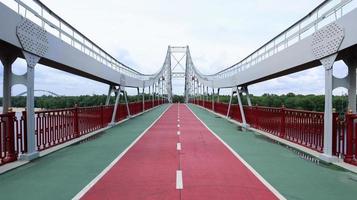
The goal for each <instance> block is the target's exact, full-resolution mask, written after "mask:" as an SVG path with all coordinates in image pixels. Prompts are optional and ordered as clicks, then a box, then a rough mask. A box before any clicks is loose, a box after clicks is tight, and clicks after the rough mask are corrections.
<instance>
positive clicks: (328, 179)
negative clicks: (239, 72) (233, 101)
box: [189, 104, 357, 200]
mask: <svg viewBox="0 0 357 200" xmlns="http://www.w3.org/2000/svg"><path fill="white" fill-rule="evenodd" d="M189 107H190V108H191V109H192V111H194V113H195V114H196V115H197V116H198V117H199V118H200V119H201V120H202V121H203V122H204V123H205V124H206V125H207V126H208V127H209V128H210V129H211V130H212V131H214V132H215V133H216V134H217V135H218V136H219V137H220V138H221V139H222V140H224V141H225V142H226V143H227V144H228V145H229V146H230V147H231V148H233V149H234V150H235V151H236V152H237V153H238V154H239V155H240V156H241V157H242V158H243V159H244V160H246V161H247V162H248V163H249V164H250V165H251V166H252V167H253V168H254V169H255V170H256V171H257V172H258V173H259V174H260V175H262V176H263V177H264V178H265V180H267V181H268V182H269V183H270V184H271V185H272V186H273V187H275V188H276V189H277V190H278V191H279V192H280V193H281V194H282V195H283V196H285V197H286V198H287V199H293V200H300V199H304V200H308V199H314V200H318V199H321V200H329V199H331V200H345V199H346V200H347V199H348V200H352V199H357V175H356V174H353V173H351V172H348V171H345V170H343V169H341V168H338V167H335V166H331V165H323V164H320V165H318V164H315V163H313V162H311V161H307V160H304V159H303V158H300V157H299V156H298V155H297V154H296V153H294V152H293V151H291V150H289V149H287V148H286V147H284V146H282V145H279V144H276V143H274V142H272V141H270V140H268V139H266V138H265V137H263V136H261V135H260V134H258V133H254V132H247V131H241V130H239V128H238V126H237V125H236V124H233V123H231V122H229V121H228V120H226V119H224V118H220V117H218V116H216V115H214V114H213V113H211V112H209V111H207V110H204V109H203V108H200V107H198V106H195V105H192V104H191V105H189Z"/></svg>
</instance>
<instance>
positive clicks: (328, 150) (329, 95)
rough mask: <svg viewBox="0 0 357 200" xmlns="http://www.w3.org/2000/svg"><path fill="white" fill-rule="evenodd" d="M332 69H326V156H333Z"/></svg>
mask: <svg viewBox="0 0 357 200" xmlns="http://www.w3.org/2000/svg"><path fill="white" fill-rule="evenodd" d="M332 79H333V76H332V68H330V69H325V114H324V121H325V123H324V132H325V135H324V150H323V151H324V155H325V157H326V158H327V159H326V160H329V159H328V158H329V157H331V156H332V87H333V85H332V84H333V83H332Z"/></svg>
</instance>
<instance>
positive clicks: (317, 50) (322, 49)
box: [312, 23, 345, 59]
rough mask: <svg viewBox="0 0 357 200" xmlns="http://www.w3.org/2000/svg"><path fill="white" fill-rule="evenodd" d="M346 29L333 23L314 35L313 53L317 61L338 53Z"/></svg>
mask: <svg viewBox="0 0 357 200" xmlns="http://www.w3.org/2000/svg"><path fill="white" fill-rule="evenodd" d="M344 36H345V33H344V29H343V27H342V26H340V25H338V24H337V23H331V24H329V25H327V26H325V27H324V28H322V29H320V30H318V31H317V32H316V33H314V34H313V39H312V53H313V54H314V56H315V58H316V59H321V58H324V57H327V56H329V55H332V54H335V53H337V52H338V50H339V48H340V46H341V43H342V41H343V38H344Z"/></svg>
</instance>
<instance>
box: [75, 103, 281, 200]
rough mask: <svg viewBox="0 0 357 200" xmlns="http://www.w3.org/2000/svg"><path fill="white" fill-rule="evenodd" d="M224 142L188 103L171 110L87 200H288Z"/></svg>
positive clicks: (105, 174) (98, 182) (89, 192)
mask: <svg viewBox="0 0 357 200" xmlns="http://www.w3.org/2000/svg"><path fill="white" fill-rule="evenodd" d="M179 108H180V109H179ZM179 110H180V112H179ZM176 112H177V113H180V115H181V116H182V118H181V120H180V126H179V127H175V126H176V125H178V124H177V122H176V120H175V118H176V117H175V116H176V115H175V114H176ZM178 117H179V114H177V118H178ZM178 129H180V130H178ZM178 132H180V133H181V134H180V135H177V134H175V133H178ZM211 133H212V134H211ZM177 140H178V141H179V143H180V144H184V148H183V149H181V150H180V151H177V144H178V141H177ZM175 144H176V148H173V147H174V146H175ZM222 144H224V143H223V141H222V140H220V139H217V137H215V134H214V133H213V132H212V131H210V130H209V129H208V128H207V127H206V126H205V125H204V124H203V123H202V122H201V121H200V120H199V119H198V118H197V117H195V115H194V114H193V112H192V111H190V110H189V108H188V107H187V106H186V105H182V104H181V105H178V106H171V107H170V108H169V110H168V111H166V112H165V114H164V115H162V116H161V117H160V118H159V119H158V120H157V121H156V122H155V123H154V124H153V125H152V126H151V128H150V129H148V130H147V131H146V132H145V133H143V135H142V136H141V138H140V139H139V140H138V141H136V143H135V144H133V145H132V146H131V148H130V149H128V151H126V153H125V154H123V155H122V156H121V159H116V160H115V161H113V163H114V164H113V165H112V166H110V167H108V169H107V170H105V172H103V173H101V174H102V175H101V176H100V177H98V178H97V179H98V180H96V181H95V182H96V184H94V185H93V186H92V187H89V188H87V189H86V190H87V193H85V194H84V191H82V193H83V196H82V199H127V200H130V199H195V200H200V199H252V200H254V199H259V200H265V199H285V198H284V197H282V196H281V195H280V194H279V193H278V192H277V191H276V190H275V189H274V188H273V187H272V186H271V185H270V184H269V183H267V182H266V181H265V180H264V179H263V178H262V177H260V176H259V174H258V173H257V172H255V171H254V169H252V168H251V167H250V166H249V165H248V164H247V163H246V162H245V161H244V160H243V159H242V158H241V157H239V155H238V154H236V153H235V152H232V150H231V149H230V148H229V147H228V146H227V145H225V144H224V145H222ZM237 158H238V159H237ZM177 163H178V165H179V166H177ZM175 173H176V177H175V175H174V174H175ZM184 181H185V182H184ZM184 184H185V187H183V185H184ZM88 189H89V190H88ZM76 197H81V196H76Z"/></svg>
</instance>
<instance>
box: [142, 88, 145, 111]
mask: <svg viewBox="0 0 357 200" xmlns="http://www.w3.org/2000/svg"><path fill="white" fill-rule="evenodd" d="M142 98H143V111H145V86H143V93H142Z"/></svg>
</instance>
